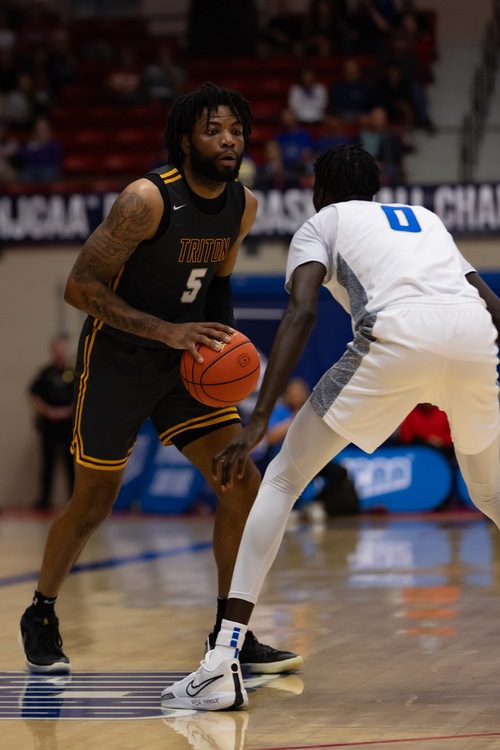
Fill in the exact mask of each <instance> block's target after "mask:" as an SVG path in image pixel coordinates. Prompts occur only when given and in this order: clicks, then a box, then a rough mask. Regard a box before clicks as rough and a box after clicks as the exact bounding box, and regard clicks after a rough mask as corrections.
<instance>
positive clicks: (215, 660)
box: [205, 620, 248, 669]
mask: <svg viewBox="0 0 500 750" xmlns="http://www.w3.org/2000/svg"><path fill="white" fill-rule="evenodd" d="M247 630H248V626H247V625H243V624H242V623H241V622H232V621H231V620H222V624H221V628H220V631H219V634H218V636H217V640H216V642H215V647H214V649H213V650H212V651H209V652H208V654H207V657H208V658H206V659H205V661H206V662H207V665H208V666H209V667H210V669H215V668H216V667H218V666H219V664H220V663H221V662H222V661H224V660H225V659H237V658H238V653H239V651H240V649H241V647H242V645H243V641H244V640H245V635H246V632H247Z"/></svg>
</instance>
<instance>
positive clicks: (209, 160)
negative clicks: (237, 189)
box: [189, 143, 243, 182]
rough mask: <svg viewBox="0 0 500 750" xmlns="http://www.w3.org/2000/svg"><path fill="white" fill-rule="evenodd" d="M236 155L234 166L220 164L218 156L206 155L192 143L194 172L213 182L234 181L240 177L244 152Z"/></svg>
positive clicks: (190, 154) (192, 166)
mask: <svg viewBox="0 0 500 750" xmlns="http://www.w3.org/2000/svg"><path fill="white" fill-rule="evenodd" d="M234 155H235V157H236V161H235V163H234V166H233V167H226V166H224V165H223V164H220V162H218V161H217V158H216V157H209V156H205V155H204V154H202V152H201V151H200V150H199V149H198V148H196V146H195V145H194V144H193V143H191V144H190V150H189V157H190V161H191V168H192V170H193V172H197V174H199V175H200V176H201V177H204V178H205V179H206V180H211V181H213V182H232V181H233V180H235V179H236V178H237V177H238V174H239V171H240V167H241V162H242V160H243V154H241V155H240V156H238V154H236V153H235V154H234Z"/></svg>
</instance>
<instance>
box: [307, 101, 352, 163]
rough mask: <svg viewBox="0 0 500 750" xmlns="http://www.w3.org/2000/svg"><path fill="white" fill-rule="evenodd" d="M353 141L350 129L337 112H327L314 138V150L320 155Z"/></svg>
mask: <svg viewBox="0 0 500 750" xmlns="http://www.w3.org/2000/svg"><path fill="white" fill-rule="evenodd" d="M352 142H353V135H352V130H350V129H349V128H348V127H347V126H346V124H345V123H344V121H343V120H342V118H341V117H339V115H338V114H337V113H336V112H327V113H326V115H325V119H324V121H323V124H322V126H321V129H320V131H319V133H318V135H317V137H316V138H315V140H314V151H315V153H316V154H317V155H318V156H319V154H321V153H323V151H328V149H330V148H333V147H334V146H347V145H348V144H349V143H352Z"/></svg>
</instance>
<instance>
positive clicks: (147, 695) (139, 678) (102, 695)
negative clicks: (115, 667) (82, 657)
mask: <svg viewBox="0 0 500 750" xmlns="http://www.w3.org/2000/svg"><path fill="white" fill-rule="evenodd" d="M186 674H187V673H186V672H107V673H106V672H80V673H74V674H68V675H30V674H27V673H26V672H0V720H2V719H77V720H82V719H88V720H92V719H94V720H95V719H107V720H110V719H111V720H112V719H115V720H116V719H154V718H161V717H162V716H163V713H162V709H161V706H160V694H161V691H162V690H163V689H164V688H165V687H167V686H168V685H171V684H172V683H173V682H175V681H176V680H180V679H182V678H183V677H185V676H186Z"/></svg>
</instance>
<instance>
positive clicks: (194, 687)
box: [186, 674, 224, 698]
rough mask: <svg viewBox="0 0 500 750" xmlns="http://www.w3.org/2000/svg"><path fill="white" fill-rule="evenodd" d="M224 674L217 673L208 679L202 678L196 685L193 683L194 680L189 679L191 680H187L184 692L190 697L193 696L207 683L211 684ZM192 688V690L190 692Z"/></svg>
mask: <svg viewBox="0 0 500 750" xmlns="http://www.w3.org/2000/svg"><path fill="white" fill-rule="evenodd" d="M223 676H224V675H221V674H219V675H217V677H210V679H208V680H203V682H200V683H199V684H198V685H195V684H194V680H191V682H188V684H187V685H186V693H187V694H188V695H189V696H191V698H194V697H195V696H196V695H198V693H201V691H202V690H203V688H206V687H207V686H208V685H211V684H212V682H216V681H217V680H220V679H221V678H222V677H223ZM191 690H192V692H191Z"/></svg>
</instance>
